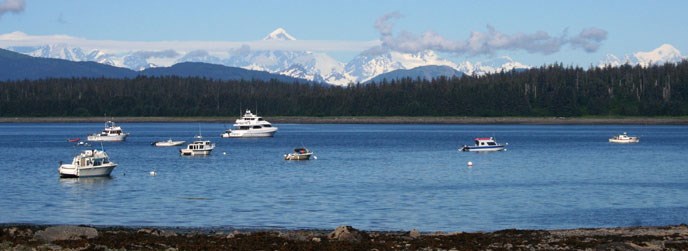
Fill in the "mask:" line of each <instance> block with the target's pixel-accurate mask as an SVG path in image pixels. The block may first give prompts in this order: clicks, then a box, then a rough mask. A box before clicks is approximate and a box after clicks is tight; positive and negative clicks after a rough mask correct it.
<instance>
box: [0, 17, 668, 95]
mask: <svg viewBox="0 0 688 251" xmlns="http://www.w3.org/2000/svg"><path fill="white" fill-rule="evenodd" d="M263 40H265V41H268V42H269V43H289V42H291V41H295V40H296V38H295V37H294V36H292V35H290V34H289V33H287V31H286V30H285V29H283V28H278V29H276V30H274V31H273V32H271V33H270V34H268V35H267V36H265V37H264V38H263ZM7 49H9V50H12V51H15V52H19V53H23V54H27V55H30V56H36V57H45V58H58V59H66V60H70V61H94V62H98V63H103V64H108V65H111V66H117V67H126V68H129V69H132V70H136V71H141V70H144V69H148V68H152V67H159V66H170V65H172V64H175V63H182V62H200V63H211V64H219V65H225V66H231V67H241V68H244V69H248V70H260V71H267V72H270V73H277V74H280V75H285V76H289V77H295V78H303V79H307V80H311V81H322V82H326V83H329V84H333V85H348V84H349V83H363V82H366V81H368V80H370V79H372V78H373V77H375V76H378V75H380V74H384V73H388V72H391V71H395V70H409V69H413V68H417V67H420V66H448V67H451V68H454V69H457V70H459V71H461V72H463V73H465V74H468V75H471V74H477V75H481V74H486V73H492V72H498V71H501V70H510V69H513V68H528V66H526V65H523V64H520V63H518V62H516V61H514V60H512V59H511V58H508V57H502V58H498V59H495V60H491V61H488V62H482V63H481V62H478V63H471V62H468V61H466V62H462V63H459V64H457V63H455V62H452V61H450V60H446V59H443V58H442V57H441V56H440V55H438V54H436V53H435V52H433V51H431V50H425V51H420V52H417V53H402V52H397V51H392V50H389V49H385V48H382V47H374V48H371V49H369V50H366V51H364V52H362V53H360V54H359V55H358V56H356V57H355V58H354V59H352V60H351V61H349V62H348V63H346V64H345V63H343V62H340V61H338V60H336V59H334V58H333V57H331V56H329V55H327V54H325V53H322V52H312V51H292V50H256V49H252V48H251V47H250V46H249V45H244V46H241V47H239V48H235V49H231V50H229V51H227V52H226V53H221V52H213V53H214V54H211V53H209V52H208V51H205V50H195V51H189V52H181V53H180V52H177V51H173V50H163V51H130V52H120V53H117V54H111V53H107V52H106V51H107V48H101V49H99V50H90V51H85V50H83V49H81V48H77V47H70V46H69V45H66V44H56V45H45V46H32V47H10V48H7ZM161 49H165V48H161ZM663 53H664V54H671V52H670V51H669V50H667V51H666V52H663ZM641 56H643V55H641ZM644 58H649V59H650V60H651V59H652V57H650V56H648V55H644ZM153 62H155V63H153ZM653 62H654V61H653Z"/></svg>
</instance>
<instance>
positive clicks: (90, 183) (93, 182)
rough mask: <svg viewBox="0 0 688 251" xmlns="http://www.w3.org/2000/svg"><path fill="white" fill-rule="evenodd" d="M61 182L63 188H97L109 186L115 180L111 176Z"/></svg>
mask: <svg viewBox="0 0 688 251" xmlns="http://www.w3.org/2000/svg"><path fill="white" fill-rule="evenodd" d="M59 180H60V185H62V186H63V187H85V188H96V187H103V186H105V185H107V184H108V183H110V182H111V181H112V180H113V178H112V177H110V176H104V177H88V178H59Z"/></svg>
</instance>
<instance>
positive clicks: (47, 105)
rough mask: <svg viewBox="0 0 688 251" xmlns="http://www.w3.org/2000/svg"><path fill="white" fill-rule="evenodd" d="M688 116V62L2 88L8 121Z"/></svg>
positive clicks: (60, 82) (2, 112)
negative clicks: (311, 79)
mask: <svg viewBox="0 0 688 251" xmlns="http://www.w3.org/2000/svg"><path fill="white" fill-rule="evenodd" d="M240 107H243V108H256V107H257V108H258V109H259V111H260V114H261V115H265V116H275V115H280V116H363V115H365V116H392V115H394V116H584V115H624V116H666V115H670V116H674V115H688V62H687V61H683V62H682V63H679V64H665V65H662V66H652V67H649V68H642V67H638V66H636V67H632V66H628V65H626V66H621V67H617V68H612V67H607V68H594V67H592V68H591V69H590V70H585V69H583V68H578V67H565V66H562V65H560V64H554V65H549V66H543V67H540V68H533V69H530V70H525V71H520V72H505V73H499V74H492V75H486V76H481V77H471V76H463V77H461V78H456V77H455V78H438V79H433V80H429V81H428V80H420V79H402V80H399V81H390V82H382V83H372V84H357V85H352V86H349V87H331V86H323V85H317V84H295V83H283V82H278V81H267V82H265V81H245V80H237V81H216V80H211V79H203V78H179V77H137V78H134V79H104V78H98V79H77V78H66V79H47V80H36V81H13V82H2V83H0V116H4V117H10V116H102V115H103V114H107V115H108V116H236V115H237V114H238V113H239V110H240Z"/></svg>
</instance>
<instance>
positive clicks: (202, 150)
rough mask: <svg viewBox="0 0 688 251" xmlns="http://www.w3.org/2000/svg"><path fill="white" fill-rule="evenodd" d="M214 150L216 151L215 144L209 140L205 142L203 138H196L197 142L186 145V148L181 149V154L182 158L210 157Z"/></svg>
mask: <svg viewBox="0 0 688 251" xmlns="http://www.w3.org/2000/svg"><path fill="white" fill-rule="evenodd" d="M213 149H215V144H213V143H212V142H210V141H209V140H203V137H201V136H196V140H194V142H191V143H190V144H188V145H186V148H182V149H179V153H180V154H181V155H182V156H196V155H210V152H212V151H213Z"/></svg>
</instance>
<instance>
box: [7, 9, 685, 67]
mask: <svg viewBox="0 0 688 251" xmlns="http://www.w3.org/2000/svg"><path fill="white" fill-rule="evenodd" d="M686 10H688V1H683V0H663V1H641V0H627V1H616V0H606V1H590V0H581V1H568V0H558V1H545V0H541V1H529V0H524V1H489V0H487V1H463V0H447V1H440V0H424V1H404V0H395V1H392V0H375V1H370V0H349V1H347V0H330V1H322V0H292V1H269V0H255V1H214V0H201V1H188V0H186V1H181V0H180V1H177V0H146V1H141V0H118V1H92V0H69V1H54V0H0V47H3V48H5V47H7V46H10V45H15V46H16V45H29V44H30V43H44V44H45V43H52V42H56V43H60V42H62V43H68V44H75V45H78V46H81V47H86V48H96V47H108V48H99V49H109V50H112V51H118V50H119V51H126V50H131V51H134V50H147V51H163V50H169V49H174V50H178V51H180V52H181V51H187V52H188V51H190V50H194V49H207V50H231V49H233V48H239V47H240V46H241V45H250V46H251V48H266V49H269V48H272V47H273V46H277V47H280V48H281V49H285V48H286V49H293V50H310V51H318V52H326V53H327V54H329V55H331V56H333V57H335V58H336V59H338V60H340V61H342V62H347V61H349V60H351V59H352V58H353V57H354V56H356V55H358V54H359V53H362V52H364V51H367V52H370V51H374V50H371V48H375V47H380V46H383V47H385V48H391V49H393V50H398V51H404V52H413V51H418V50H423V49H432V50H435V51H438V52H439V53H441V55H442V56H443V57H445V58H447V59H450V60H452V61H457V62H460V61H466V60H468V61H480V60H489V59H490V58H496V57H500V56H510V57H511V58H513V59H514V60H516V61H519V62H522V63H525V64H528V65H544V64H550V63H555V62H559V63H563V64H565V65H579V66H588V65H596V64H598V63H599V61H600V60H602V59H603V58H604V57H605V56H606V55H607V54H614V55H617V56H623V55H630V54H633V53H635V52H639V51H650V50H653V49H655V48H657V47H659V46H660V45H662V44H670V45H672V46H674V47H675V48H677V49H678V50H679V51H682V52H683V53H684V54H685V51H687V50H688V29H687V28H685V23H686V21H685V20H686V14H687V13H688V12H686ZM277 28H284V29H285V30H286V31H287V32H288V33H289V34H290V35H292V36H294V37H295V38H296V39H297V41H298V42H294V43H290V44H288V45H285V44H280V45H277V44H274V43H273V44H271V43H266V42H261V41H260V40H261V39H262V38H263V37H265V36H266V35H267V34H268V33H270V32H272V31H273V30H275V29H277Z"/></svg>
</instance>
